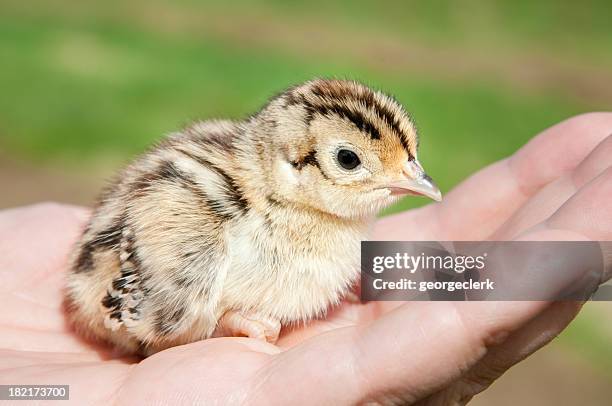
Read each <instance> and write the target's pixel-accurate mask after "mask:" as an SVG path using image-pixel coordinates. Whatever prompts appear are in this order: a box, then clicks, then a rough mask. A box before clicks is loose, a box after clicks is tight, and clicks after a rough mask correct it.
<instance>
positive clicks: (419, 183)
mask: <svg viewBox="0 0 612 406" xmlns="http://www.w3.org/2000/svg"><path fill="white" fill-rule="evenodd" d="M402 175H403V176H402V178H401V179H399V180H397V181H394V182H391V183H389V184H387V185H386V186H385V187H386V188H388V189H391V194H393V195H406V194H412V195H418V196H426V197H429V198H431V199H433V200H435V201H437V202H439V201H441V200H442V193H440V189H438V187H437V186H436V184H435V183H434V182H433V180H431V178H430V177H429V176H427V174H426V173H425V171H424V170H423V167H422V166H421V164H420V163H419V161H417V160H416V159H415V160H412V161H408V162H407V163H406V165H405V166H404V169H403V174H402Z"/></svg>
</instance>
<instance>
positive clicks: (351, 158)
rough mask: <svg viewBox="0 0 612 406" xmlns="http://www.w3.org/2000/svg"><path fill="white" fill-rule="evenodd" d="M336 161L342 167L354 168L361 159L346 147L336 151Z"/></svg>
mask: <svg viewBox="0 0 612 406" xmlns="http://www.w3.org/2000/svg"><path fill="white" fill-rule="evenodd" d="M338 163H339V164H340V166H341V167H343V168H344V169H355V168H356V167H358V166H359V164H360V163H361V161H360V160H359V157H358V156H357V154H356V153H354V152H353V151H350V150H348V149H341V150H340V151H338Z"/></svg>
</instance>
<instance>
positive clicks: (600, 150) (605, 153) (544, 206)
mask: <svg viewBox="0 0 612 406" xmlns="http://www.w3.org/2000/svg"><path fill="white" fill-rule="evenodd" d="M610 157H612V135H609V136H607V137H606V138H605V139H604V140H603V141H601V142H600V143H599V144H598V145H597V146H596V147H595V148H594V149H593V150H592V151H591V153H589V155H588V156H587V157H586V158H585V159H584V160H583V161H582V162H581V163H580V164H579V165H578V166H577V167H576V168H575V169H574V170H573V171H572V172H569V173H567V174H565V175H564V176H562V177H561V178H559V179H557V180H555V181H554V182H551V183H549V184H548V185H546V186H544V187H543V188H542V189H540V190H539V191H538V192H537V193H536V194H535V195H534V196H533V197H532V198H531V199H529V201H527V202H526V203H525V204H524V205H523V206H522V207H521V208H520V209H519V210H518V211H517V212H516V213H515V214H513V215H512V217H511V218H510V219H509V220H508V221H507V222H506V223H505V224H503V225H502V226H501V227H500V228H499V230H497V231H496V232H495V233H494V234H493V235H492V236H491V237H490V239H492V240H509V239H512V238H515V237H516V236H517V235H518V234H520V233H521V232H523V231H525V230H526V229H528V228H530V227H533V226H534V225H536V224H538V223H539V222H541V221H543V220H545V219H547V218H548V217H550V216H551V215H552V214H553V213H554V212H555V211H556V210H557V209H558V208H559V207H561V205H562V204H563V203H564V202H565V201H567V200H568V199H569V198H570V197H571V196H572V195H574V193H576V191H577V190H578V189H580V188H581V187H582V186H584V185H585V184H586V183H588V182H589V181H591V180H593V179H594V178H596V177H597V176H598V175H600V174H601V173H602V172H603V171H604V170H605V169H607V168H608V167H610V166H611V165H612V160H611V159H610Z"/></svg>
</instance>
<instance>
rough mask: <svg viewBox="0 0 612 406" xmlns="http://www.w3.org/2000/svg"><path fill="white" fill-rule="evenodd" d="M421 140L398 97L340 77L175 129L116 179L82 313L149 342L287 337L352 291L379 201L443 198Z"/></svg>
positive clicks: (79, 289) (129, 347)
mask: <svg viewBox="0 0 612 406" xmlns="http://www.w3.org/2000/svg"><path fill="white" fill-rule="evenodd" d="M417 146H418V139H417V131H416V128H415V126H414V124H413V122H412V121H411V120H410V118H409V116H408V115H407V114H406V112H405V110H404V109H403V108H402V106H401V105H400V104H399V103H398V102H397V101H396V100H394V99H393V98H391V97H389V96H387V95H385V94H383V93H380V92H378V91H374V90H371V89H370V88H368V87H366V86H364V85H362V84H360V83H357V82H354V81H343V80H327V79H315V80H312V81H309V82H306V83H304V84H301V85H299V86H295V87H293V88H290V89H288V90H286V91H285V92H283V93H281V94H280V95H278V96H276V97H274V98H273V99H271V100H270V101H269V102H268V104H267V105H266V106H265V107H263V109H262V110H261V111H259V112H258V113H257V114H255V115H253V116H252V117H250V118H249V119H247V120H244V121H238V122H234V121H222V120H221V121H205V122H198V123H195V124H193V125H191V126H190V127H188V128H186V129H184V130H183V131H181V132H177V133H174V134H171V135H169V136H168V137H167V138H166V139H164V140H163V141H161V142H160V143H159V144H158V145H156V146H155V147H153V148H152V149H151V150H150V151H148V152H147V153H145V154H144V155H142V156H141V157H139V158H138V159H136V160H135V161H134V162H133V163H132V164H131V165H129V166H128V167H127V168H126V169H125V170H124V171H123V172H122V173H121V174H120V176H119V177H118V179H117V180H116V181H115V182H114V183H113V184H112V186H111V187H110V188H108V189H107V190H106V191H105V192H104V193H103V195H102V198H101V200H100V203H99V204H98V206H97V207H96V209H95V211H94V213H93V216H92V218H91V221H90V223H89V224H88V226H87V227H86V229H85V231H84V233H83V236H82V239H81V241H80V242H79V244H78V246H77V247H76V249H75V252H74V254H73V257H72V262H71V264H72V265H71V270H70V272H69V275H68V283H67V294H66V298H67V303H68V309H69V314H70V319H71V321H72V322H73V324H74V325H75V326H76V328H77V330H78V331H80V332H81V333H83V334H85V335H88V336H91V337H93V338H95V339H98V340H104V341H107V342H110V343H111V344H114V345H115V346H116V347H118V348H119V349H121V350H123V351H125V352H129V353H141V354H145V355H147V354H152V353H154V352H157V351H160V350H163V349H165V348H168V347H172V346H176V345H181V344H185V343H189V342H193V341H196V340H201V339H205V338H209V337H216V336H248V337H254V338H258V339H262V340H267V341H269V342H275V341H276V339H277V338H278V335H279V331H280V328H281V325H287V324H291V323H296V322H305V321H308V320H310V319H312V318H315V317H321V316H323V315H324V314H325V312H326V309H328V308H329V307H330V306H332V305H335V304H337V303H339V301H340V300H341V299H342V298H343V297H344V296H345V295H346V294H347V293H348V292H349V290H350V288H351V286H352V285H353V284H354V283H355V282H356V279H357V278H358V276H359V258H360V241H361V240H363V239H365V238H366V236H367V231H368V227H369V225H370V224H371V222H372V221H373V219H374V217H375V214H376V213H377V212H378V211H379V210H380V209H381V208H383V207H384V206H386V205H388V204H390V203H393V202H394V201H396V200H397V199H398V196H400V195H402V194H406V193H410V194H418V195H425V196H429V197H431V198H433V199H435V200H440V192H439V190H438V188H437V187H436V186H435V185H434V184H433V182H432V181H431V179H430V178H429V177H428V176H427V175H426V174H425V173H424V171H423V169H422V167H421V165H420V164H419V162H418V161H417Z"/></svg>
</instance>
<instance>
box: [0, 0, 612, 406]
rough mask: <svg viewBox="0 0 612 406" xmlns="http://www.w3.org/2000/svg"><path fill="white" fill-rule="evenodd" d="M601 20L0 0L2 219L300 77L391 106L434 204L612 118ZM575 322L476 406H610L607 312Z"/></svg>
mask: <svg viewBox="0 0 612 406" xmlns="http://www.w3.org/2000/svg"><path fill="white" fill-rule="evenodd" d="M611 21H612V3H611V2H610V1H606V0H600V1H597V0H592V1H582V2H570V1H552V0H551V1H538V2H533V1H527V0H517V1H485V0H472V1H450V0H435V1H428V2H412V1H402V2H400V1H393V2H392V1H379V2H367V1H361V0H359V1H348V0H343V1H336V2H329V1H323V0H313V1H309V2H286V1H280V0H276V1H269V2H251V1H244V0H243V1H234V2H214V3H213V2H198V1H195V0H192V1H189V0H181V1H173V2H169V1H168V2H162V1H158V0H149V1H144V0H124V1H115V0H111V1H104V2H102V1H99V2H94V1H84V0H81V1H33V0H30V1H23V0H21V1H16V0H0V188H1V189H0V190H2V192H1V193H2V194H4V196H2V197H0V208H1V207H9V206H14V205H18V204H26V203H31V202H34V201H38V200H48V199H54V200H61V201H65V202H73V203H79V204H91V202H92V201H93V198H94V196H95V193H96V192H97V190H98V189H99V187H100V186H101V184H102V183H103V179H105V178H106V177H108V176H109V175H110V174H112V173H113V171H115V170H116V169H117V168H118V167H120V165H121V164H122V163H123V162H125V161H126V160H128V159H129V158H130V157H133V156H134V154H136V153H138V152H139V151H142V150H143V149H144V148H145V147H146V146H147V145H149V144H151V143H152V142H153V141H155V140H156V139H158V138H159V137H161V136H162V135H163V134H165V133H168V132H170V131H173V130H175V129H177V128H178V127H180V126H182V125H184V124H186V123H188V122H189V121H190V120H193V119H198V118H210V117H231V118H240V117H244V116H246V115H248V114H250V113H252V112H254V111H256V110H257V109H258V108H259V107H260V106H261V105H262V104H263V103H264V101H265V100H266V99H267V98H268V97H269V96H271V95H273V94H275V93H276V92H278V91H280V90H282V89H283V88H285V87H286V86H288V85H291V84H295V83H296V82H300V81H303V80H306V79H309V78H312V77H314V76H334V77H340V78H353V79H358V80H361V81H364V82H366V83H368V84H370V85H372V86H375V87H378V88H381V89H383V90H385V91H388V92H390V93H393V94H394V95H395V96H396V97H397V98H398V99H399V100H400V101H401V102H402V103H403V104H404V105H405V106H406V107H407V109H408V110H409V111H411V112H412V113H413V115H414V117H415V119H416V121H417V124H418V127H419V129H420V133H421V137H422V141H421V153H420V157H421V161H422V162H423V164H424V166H425V167H426V168H427V169H428V172H430V174H431V176H432V177H433V178H434V179H436V180H437V182H438V183H439V184H440V186H441V188H442V189H443V191H447V190H449V189H450V188H451V187H452V186H453V185H455V184H457V183H458V182H459V181H460V180H461V179H463V178H465V177H466V176H467V175H469V174H470V173H472V172H474V171H475V170H477V169H478V168H481V167H483V166H485V165H487V164H489V163H491V162H494V161H496V160H498V159H500V158H503V157H505V156H507V155H509V154H511V153H512V152H513V151H515V150H516V149H517V148H518V147H520V146H521V145H522V144H524V143H525V142H526V141H527V140H528V139H529V138H531V137H532V136H533V135H534V134H536V133H537V132H539V131H541V130H542V129H544V128H546V127H548V126H550V125H552V124H554V123H556V122H559V121H561V120H563V119H565V118H568V117H570V116H572V115H575V114H579V113H582V112H587V111H592V110H611V109H612V28H611V27H612V26H611ZM423 203H425V201H424V200H420V199H414V198H413V199H408V200H406V201H403V202H401V203H400V204H399V205H398V206H396V207H393V208H392V209H391V210H390V211H389V212H392V211H397V210H401V209H405V208H408V207H414V206H416V205H420V204H423ZM587 310H588V311H587V312H585V314H584V315H583V316H581V317H580V318H579V320H578V321H577V322H576V323H575V324H574V325H573V327H572V328H570V329H569V330H568V332H566V333H565V334H564V335H563V336H562V337H561V339H560V340H559V341H558V343H556V344H555V345H553V346H552V347H551V348H552V349H547V350H546V351H544V352H543V354H544V355H538V356H536V358H535V359H536V361H533V360H530V361H529V362H528V363H527V366H523V365H521V366H519V367H518V368H515V370H513V371H511V372H510V373H509V374H508V377H507V378H506V377H505V378H503V379H502V380H501V381H500V383H498V384H496V385H495V387H494V388H493V390H492V391H491V394H485V395H482V398H481V399H479V400H477V402H484V401H485V400H487V401H489V400H490V401H492V402H493V401H494V402H495V404H500V405H503V404H515V403H516V402H518V401H519V400H520V401H521V402H522V403H523V404H572V403H563V402H566V401H569V400H570V399H571V397H570V395H569V394H565V393H564V392H563V390H565V389H564V388H569V389H567V390H570V391H571V390H572V388H575V387H577V386H578V385H582V386H584V385H590V387H589V389H590V392H591V393H593V394H594V395H593V396H595V397H594V398H593V399H594V400H593V402H596V403H590V404H600V403H597V402H600V401H602V400H603V401H605V399H607V396H606V395H607V394H609V395H610V397H612V390H610V389H609V386H608V383H610V381H611V380H612V372H611V371H612V368H610V367H611V366H612V346H611V345H610V344H611V341H610V340H611V338H612V333H611V329H612V328H611V327H610V325H611V324H612V323H610V322H611V321H612V316H611V314H612V310H611V307H610V306H607V305H603V304H600V305H590V306H589V309H587ZM602 318H603V320H605V322H604V323H602V321H601V320H602ZM551 354H553V355H551ZM547 357H548V358H547ZM549 358H550V359H549ZM559 359H561V361H559ZM551 360H553V361H551ZM542 363H544V365H548V366H542V365H541V364H542ZM516 370H518V372H515V371H516ZM559 371H562V372H563V374H564V375H567V376H569V377H571V379H570V380H569V381H568V382H567V385H560V384H559V383H560V382H561V383H562V382H563V379H564V378H562V377H560V376H557V375H559V374H560V372H559ZM547 374H552V377H553V378H554V379H552V378H550V379H548V378H547V377H546V375H547ZM555 374H557V375H555ZM547 379H548V380H549V381H550V382H549V383H550V385H549V387H547V386H546V382H548V381H547ZM565 379H567V377H565ZM517 382H518V383H517ZM538 383H542V384H543V388H542V389H538V388H539V384H538ZM511 384H521V385H523V386H524V387H526V388H527V390H526V393H523V394H521V393H518V392H517V391H512V390H509V389H508V388H510V386H509V385H511ZM504 385H505V386H504ZM530 385H531V386H530ZM598 385H599V386H598ZM600 392H601V393H600ZM568 393H569V392H568ZM521 396H522V397H521ZM483 399H485V400H483ZM582 399H583V400H584V398H582ZM528 401H532V402H534V403H525V402H528ZM483 404H485V403H483ZM585 404H589V403H588V402H586V403H585ZM601 404H609V402H606V403H601Z"/></svg>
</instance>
